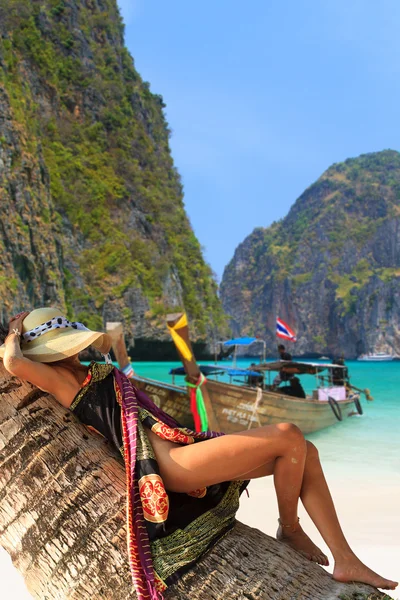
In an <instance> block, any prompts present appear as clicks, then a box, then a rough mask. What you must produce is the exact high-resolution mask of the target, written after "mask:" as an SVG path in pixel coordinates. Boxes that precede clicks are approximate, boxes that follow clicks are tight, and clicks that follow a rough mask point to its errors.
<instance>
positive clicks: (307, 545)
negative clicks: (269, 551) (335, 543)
mask: <svg viewBox="0 0 400 600" xmlns="http://www.w3.org/2000/svg"><path fill="white" fill-rule="evenodd" d="M276 539H277V540H279V541H280V542H283V543H284V544H287V545H288V546H290V547H291V548H293V549H294V550H297V552H300V554H302V555H303V556H305V557H306V558H308V560H312V561H313V562H316V563H318V564H320V565H324V566H325V567H327V566H328V565H329V560H328V557H327V556H325V554H324V553H323V552H322V550H320V549H319V548H318V546H316V545H315V544H314V543H313V542H312V541H311V540H310V538H309V537H308V535H307V534H306V533H304V531H303V530H302V528H301V526H300V524H299V523H296V524H294V525H293V527H290V528H289V527H282V525H279V527H278V531H277V532H276Z"/></svg>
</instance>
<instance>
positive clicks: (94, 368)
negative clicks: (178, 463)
mask: <svg viewBox="0 0 400 600" xmlns="http://www.w3.org/2000/svg"><path fill="white" fill-rule="evenodd" d="M71 409H72V410H73V411H74V412H75V413H76V414H77V416H78V417H79V418H80V419H81V420H82V421H83V422H84V423H86V425H88V426H90V427H94V428H95V429H96V430H97V431H98V432H100V433H102V434H103V435H104V436H105V437H107V438H108V439H109V440H110V441H111V442H112V443H114V445H115V446H116V447H117V448H119V449H120V450H121V452H122V454H123V456H124V460H125V470H126V482H127V507H126V510H127V536H128V553H129V563H130V567H131V571H132V577H133V582H134V586H135V589H136V592H137V596H138V600H161V599H162V598H163V592H164V591H165V590H166V588H167V586H168V585H170V584H172V583H174V582H175V581H176V580H177V579H178V578H179V576H180V575H181V574H182V573H183V572H184V571H186V570H187V569H189V568H190V566H191V565H193V563H194V562H196V561H197V560H198V559H199V558H200V557H201V556H202V555H203V554H204V553H205V552H206V551H207V550H208V549H209V548H211V547H212V546H213V545H214V544H215V542H216V541H217V540H218V539H220V538H221V537H222V536H223V535H225V534H226V533H227V532H228V531H229V530H230V529H231V528H232V527H233V526H234V524H235V514H236V511H237V508H238V505H239V496H240V493H241V492H242V490H243V489H244V488H245V487H246V485H247V482H243V481H233V482H223V483H221V484H217V485H212V486H209V487H208V488H204V489H201V490H194V491H193V492H191V493H190V494H179V493H175V492H170V491H168V492H167V491H166V489H165V487H164V483H163V480H162V478H161V475H160V471H159V467H158V463H157V460H156V456H155V454H154V451H153V448H152V446H151V443H150V441H149V438H148V435H147V432H146V430H147V429H151V430H152V431H153V432H154V433H156V434H157V435H158V436H159V437H161V438H162V439H165V440H168V441H172V442H175V443H178V444H180V445H185V444H193V443H197V442H201V441H203V440H206V439H211V438H214V437H218V436H220V435H222V434H221V433H213V432H195V431H191V430H189V429H187V428H183V427H180V426H179V424H178V423H177V422H176V421H175V420H174V419H173V418H172V417H171V416H170V415H168V414H167V413H165V412H164V411H162V410H161V409H159V408H158V407H157V406H156V405H155V404H154V403H153V402H152V401H151V400H150V398H148V397H147V396H146V394H144V393H143V392H142V391H140V390H138V389H136V388H135V387H134V385H133V383H132V380H130V379H128V378H127V377H126V376H125V375H124V374H123V373H122V372H121V371H119V370H118V369H116V368H114V367H112V366H111V365H101V364H98V363H92V364H91V366H90V367H89V376H88V378H87V385H86V386H85V387H84V388H83V389H82V390H81V391H80V392H79V393H78V394H77V397H76V399H75V400H74V402H73V404H72V405H71ZM121 421H122V428H121ZM121 429H122V432H121ZM122 446H123V447H122Z"/></svg>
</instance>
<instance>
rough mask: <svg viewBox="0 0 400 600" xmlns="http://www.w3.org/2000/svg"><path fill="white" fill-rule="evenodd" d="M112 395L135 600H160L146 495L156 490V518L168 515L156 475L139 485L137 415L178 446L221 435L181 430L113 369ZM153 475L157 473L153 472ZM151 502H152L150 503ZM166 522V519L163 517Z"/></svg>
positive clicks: (163, 586) (160, 584)
mask: <svg viewBox="0 0 400 600" xmlns="http://www.w3.org/2000/svg"><path fill="white" fill-rule="evenodd" d="M114 381H115V392H116V398H117V401H118V403H119V404H120V405H121V408H122V411H121V413H122V414H121V416H122V430H123V442H124V460H125V471H126V482H127V525H128V553H129V562H130V567H131V572H132V578H133V582H134V585H135V589H136V593H137V596H138V600H162V599H163V594H162V592H163V591H164V590H165V589H166V587H167V586H166V584H165V583H164V582H163V581H162V580H161V579H160V578H159V577H158V575H157V573H156V572H155V570H154V568H153V562H152V553H151V546H150V540H149V535H148V531H147V528H146V521H145V516H144V513H145V512H146V515H147V519H148V520H149V514H150V508H149V506H150V504H149V505H147V504H146V492H147V490H149V494H150V495H151V490H153V489H156V490H157V497H158V499H159V502H160V504H159V509H158V513H157V515H158V516H160V514H161V519H160V520H163V517H162V515H163V514H167V512H168V495H167V493H166V491H165V488H164V484H163V482H162V479H161V477H160V476H159V473H157V472H155V473H151V474H149V475H147V476H145V477H142V479H141V480H140V481H138V476H137V460H136V459H137V450H138V430H139V427H138V425H139V411H143V409H144V410H145V411H148V412H149V413H151V415H152V416H153V417H154V419H155V420H156V421H158V423H156V424H155V426H154V427H152V429H153V431H154V432H155V433H156V434H157V435H159V436H160V437H161V438H163V439H169V440H170V441H171V440H172V441H176V442H178V443H181V444H182V443H183V444H185V443H191V442H192V443H193V442H194V441H195V440H199V441H200V440H206V439H211V438H215V437H218V436H220V435H223V434H222V433H216V432H210V431H205V432H195V431H190V430H188V429H186V428H180V427H179V425H178V424H177V423H176V421H175V420H174V419H173V418H172V417H171V416H170V415H168V414H167V413H165V412H164V411H163V410H161V409H160V408H158V407H157V406H155V404H154V403H153V402H152V401H151V400H150V399H149V398H148V397H147V396H146V394H144V393H143V392H141V391H140V390H137V389H136V388H135V387H134V386H133V384H132V381H131V380H130V379H128V378H127V377H126V376H125V375H124V374H123V373H122V372H121V371H119V370H118V369H116V368H114ZM154 470H155V471H156V469H154ZM204 493H205V491H203V490H196V491H195V492H193V493H192V494H193V495H194V494H196V495H198V497H201V495H202V494H204ZM149 502H151V500H149ZM165 518H166V517H165Z"/></svg>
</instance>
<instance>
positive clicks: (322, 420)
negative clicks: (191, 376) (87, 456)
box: [133, 377, 356, 434]
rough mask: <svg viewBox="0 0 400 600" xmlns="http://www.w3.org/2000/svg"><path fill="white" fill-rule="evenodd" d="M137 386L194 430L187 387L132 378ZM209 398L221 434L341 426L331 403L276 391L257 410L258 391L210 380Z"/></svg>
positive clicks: (344, 407) (344, 405) (345, 406)
mask: <svg viewBox="0 0 400 600" xmlns="http://www.w3.org/2000/svg"><path fill="white" fill-rule="evenodd" d="M133 382H134V385H135V386H136V387H138V388H139V389H141V390H142V391H143V392H145V393H146V394H147V395H148V396H149V397H150V398H151V399H152V400H153V402H154V403H155V404H156V405H157V406H158V407H159V408H161V409H162V410H164V411H165V412H167V413H168V414H170V415H171V416H172V417H174V419H176V420H177V421H178V422H179V423H181V424H182V425H183V426H184V427H189V428H192V427H193V417H192V414H191V412H190V402H189V394H188V393H187V391H186V388H183V387H179V386H175V385H169V384H167V383H165V384H164V383H162V382H160V381H156V380H153V379H144V378H140V377H134V378H133ZM207 388H208V392H209V395H210V399H211V402H212V405H213V408H214V411H215V414H216V417H217V419H218V422H219V431H223V432H224V433H235V432H237V431H243V430H245V429H251V428H253V427H259V426H263V425H274V424H276V423H294V424H295V425H297V426H298V427H299V428H300V429H301V431H302V432H303V433H305V434H306V433H312V432H313V431H319V430H320V429H325V427H330V426H331V425H334V424H335V423H338V420H337V418H336V416H335V415H334V413H333V411H332V408H331V407H330V405H329V404H328V402H321V401H319V400H312V399H309V398H307V399H305V400H304V399H301V398H293V397H291V396H285V395H283V394H279V393H276V392H269V391H263V392H262V396H261V399H260V401H259V403H258V408H257V409H256V410H255V403H256V400H257V390H255V389H250V388H245V387H239V386H236V385H231V384H229V383H221V382H218V381H212V380H210V379H209V380H208V381H207ZM338 405H339V406H340V408H341V413H342V417H343V420H345V419H346V418H347V417H349V416H352V415H353V414H354V412H355V410H356V409H355V406H354V401H353V400H340V401H338Z"/></svg>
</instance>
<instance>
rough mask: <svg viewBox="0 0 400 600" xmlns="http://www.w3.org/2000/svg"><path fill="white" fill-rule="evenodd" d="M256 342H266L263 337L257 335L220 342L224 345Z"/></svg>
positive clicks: (246, 344) (242, 344)
mask: <svg viewBox="0 0 400 600" xmlns="http://www.w3.org/2000/svg"><path fill="white" fill-rule="evenodd" d="M254 342H264V340H262V339H261V338H256V337H242V338H234V339H233V340H227V341H226V342H220V343H221V344H222V345H223V346H250V344H253V343H254Z"/></svg>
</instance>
